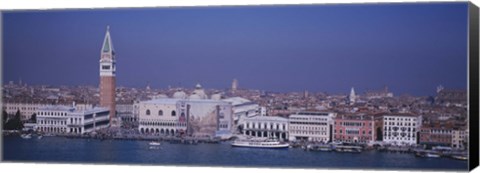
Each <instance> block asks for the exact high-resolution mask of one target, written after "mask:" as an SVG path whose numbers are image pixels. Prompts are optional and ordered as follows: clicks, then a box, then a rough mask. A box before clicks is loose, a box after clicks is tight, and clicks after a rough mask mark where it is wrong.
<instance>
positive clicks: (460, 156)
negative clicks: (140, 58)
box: [452, 155, 468, 160]
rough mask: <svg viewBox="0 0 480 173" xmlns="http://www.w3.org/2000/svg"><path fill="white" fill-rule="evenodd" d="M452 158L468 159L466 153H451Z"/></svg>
mask: <svg viewBox="0 0 480 173" xmlns="http://www.w3.org/2000/svg"><path fill="white" fill-rule="evenodd" d="M452 158H454V159H457V160H468V157H467V156H466V155H452Z"/></svg>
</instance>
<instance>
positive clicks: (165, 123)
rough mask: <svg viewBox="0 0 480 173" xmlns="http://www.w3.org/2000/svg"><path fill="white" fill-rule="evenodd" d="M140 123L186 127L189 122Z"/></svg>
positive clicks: (144, 123) (141, 123) (143, 123)
mask: <svg viewBox="0 0 480 173" xmlns="http://www.w3.org/2000/svg"><path fill="white" fill-rule="evenodd" d="M139 124H140V125H144V126H170V127H176V126H181V127H186V126H187V123H185V122H184V123H173V122H139Z"/></svg>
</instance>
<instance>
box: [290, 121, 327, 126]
mask: <svg viewBox="0 0 480 173" xmlns="http://www.w3.org/2000/svg"><path fill="white" fill-rule="evenodd" d="M290 124H301V125H317V126H326V125H327V123H323V122H322V123H321V122H295V121H294V122H290Z"/></svg>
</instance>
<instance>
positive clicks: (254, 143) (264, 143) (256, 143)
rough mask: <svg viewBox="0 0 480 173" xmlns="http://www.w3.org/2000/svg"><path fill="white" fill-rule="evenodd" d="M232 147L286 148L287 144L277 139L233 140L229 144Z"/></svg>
mask: <svg viewBox="0 0 480 173" xmlns="http://www.w3.org/2000/svg"><path fill="white" fill-rule="evenodd" d="M231 145H232V146H233V147H248V148H271V149H281V148H288V147H289V144H288V143H284V142H280V141H277V140H248V139H247V140H235V141H233V142H232V144H231Z"/></svg>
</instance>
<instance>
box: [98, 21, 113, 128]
mask: <svg viewBox="0 0 480 173" xmlns="http://www.w3.org/2000/svg"><path fill="white" fill-rule="evenodd" d="M115 72H116V58H115V50H114V49H113V44H112V39H111V38H110V27H109V26H107V32H106V34H105V39H104V40H103V46H102V50H101V52H100V106H102V107H107V108H109V112H110V120H111V121H112V123H113V124H112V125H115V124H116V123H115V116H116V115H115V96H116V94H115Z"/></svg>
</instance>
